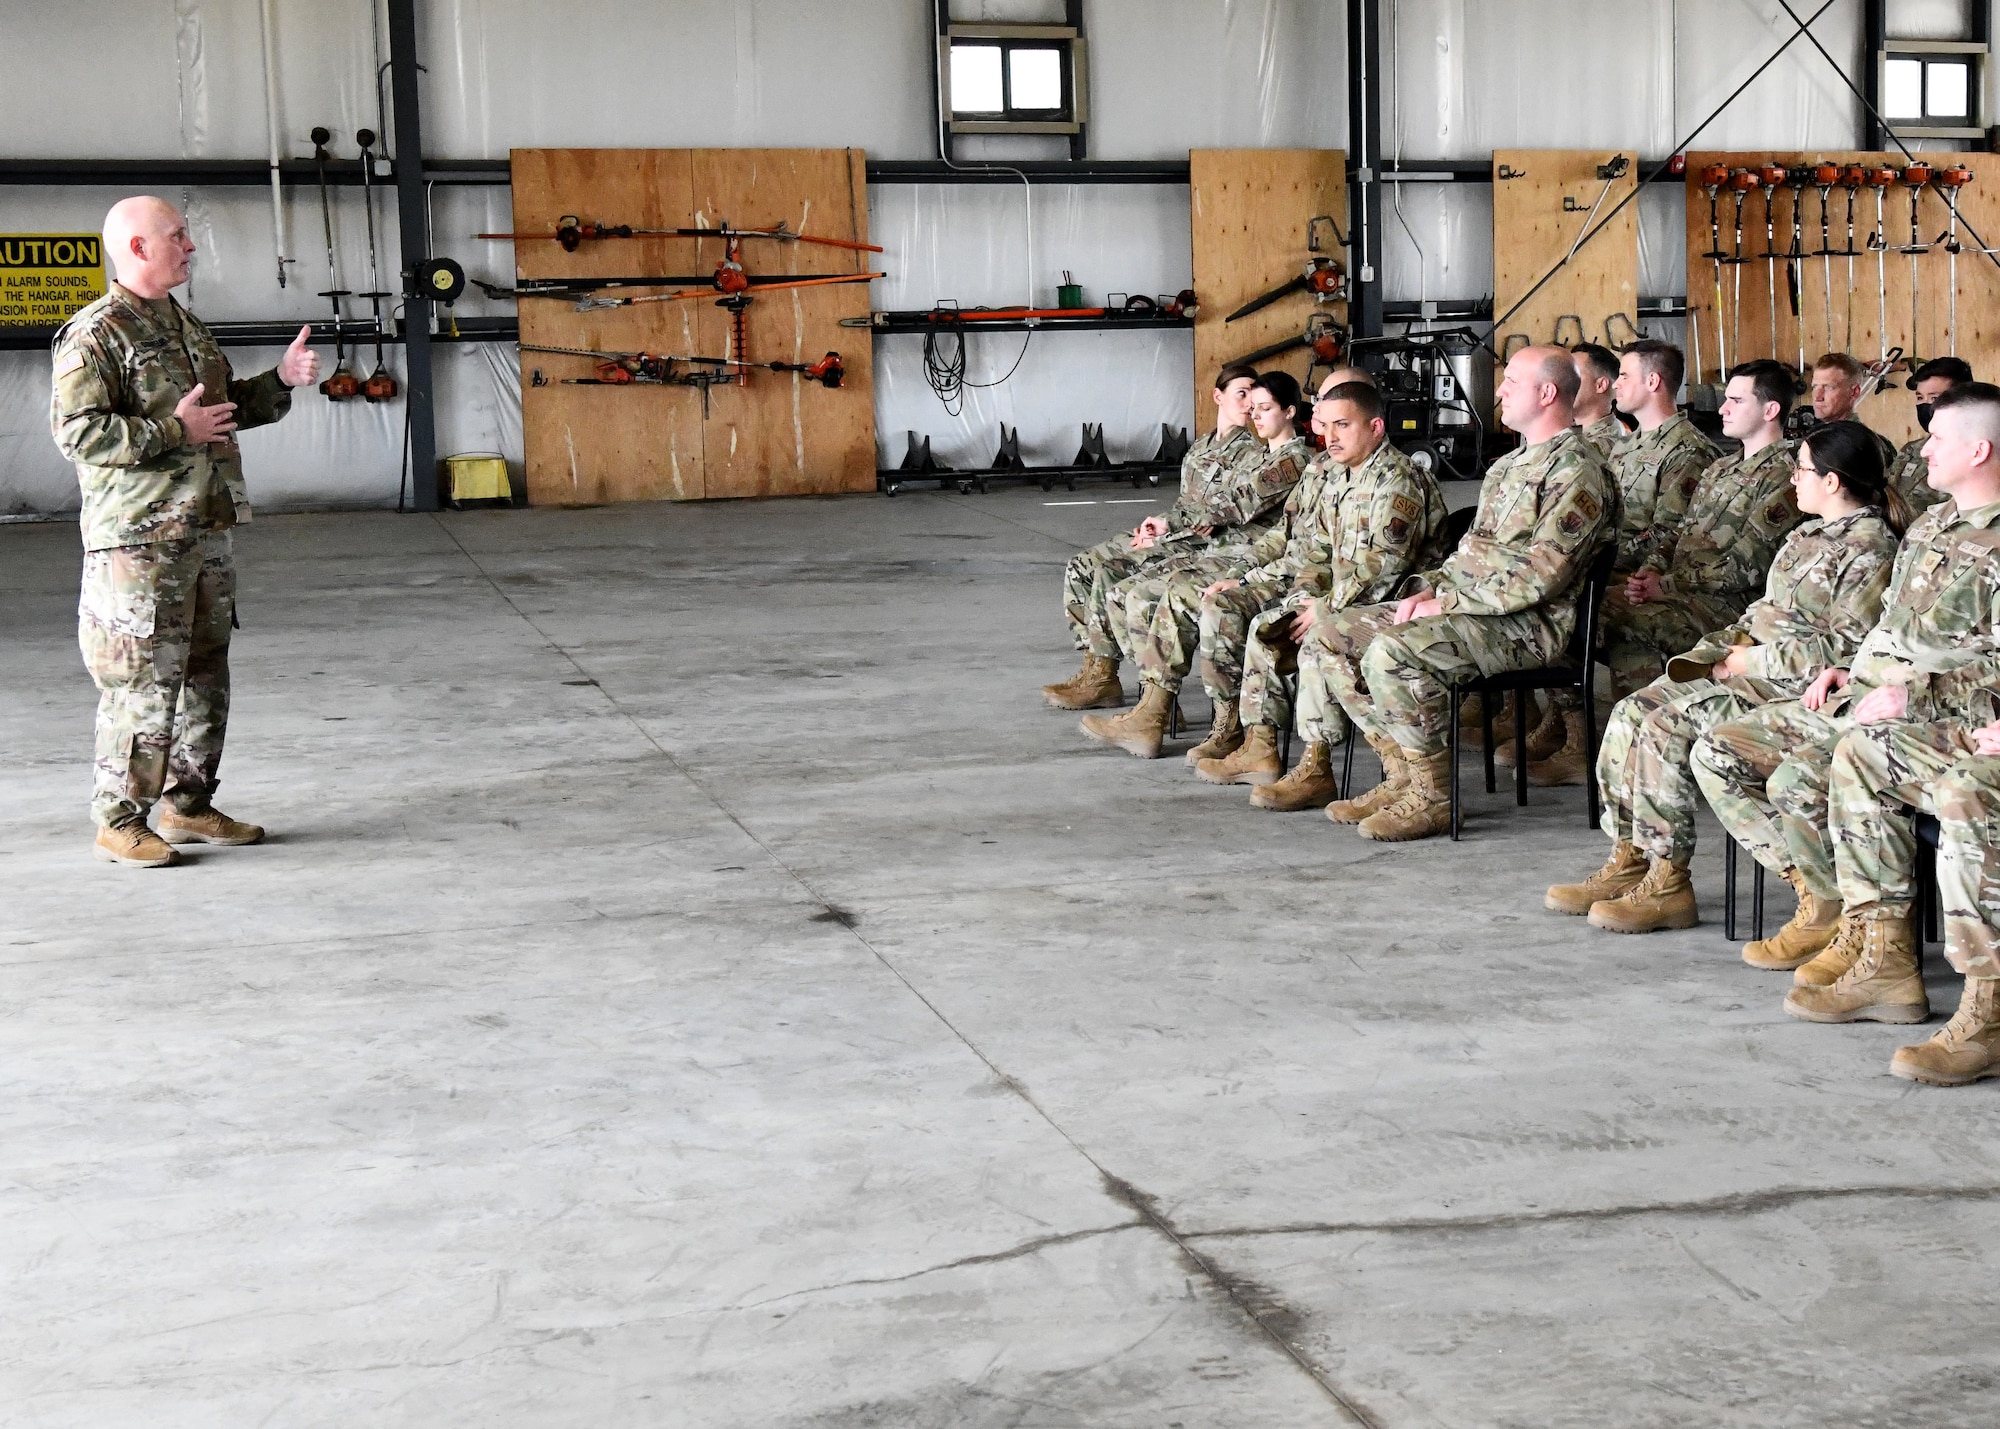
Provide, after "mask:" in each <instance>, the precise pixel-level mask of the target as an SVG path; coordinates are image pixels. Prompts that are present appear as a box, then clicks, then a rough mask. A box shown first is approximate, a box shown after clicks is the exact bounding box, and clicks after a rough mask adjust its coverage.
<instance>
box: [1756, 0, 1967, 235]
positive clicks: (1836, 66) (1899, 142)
mask: <svg viewBox="0 0 2000 1429" xmlns="http://www.w3.org/2000/svg"><path fill="white" fill-rule="evenodd" d="M1778 3H1779V4H1780V5H1782V6H1784V10H1785V13H1786V14H1787V15H1791V16H1792V22H1793V23H1794V24H1797V23H1798V18H1799V17H1798V16H1797V15H1795V14H1793V13H1792V7H1791V5H1790V4H1788V3H1787V0H1778ZM1814 18H1815V19H1817V18H1818V17H1817V16H1815V17H1814ZM1800 33H1801V34H1803V33H1804V28H1803V27H1801V29H1800ZM1806 38H1807V39H1808V40H1811V41H1812V47H1813V48H1814V49H1816V50H1818V51H1819V52H1820V57H1821V58H1823V59H1824V60H1825V61H1826V62H1827V63H1828V64H1830V65H1832V66H1833V72H1834V73H1835V74H1837V75H1839V76H1840V82H1841V83H1842V84H1844V85H1846V86H1847V87H1848V89H1849V90H1851V91H1852V92H1853V94H1854V97H1855V98H1856V99H1858V100H1860V101H1861V107H1862V108H1863V109H1866V110H1867V111H1868V113H1869V114H1870V115H1871V116H1872V117H1873V118H1874V120H1875V122H1876V124H1878V125H1880V126H1881V129H1882V132H1883V133H1884V134H1887V135H1888V136H1889V142H1890V143H1892V144H1894V145H1895V146H1896V147H1897V148H1898V149H1901V150H1902V151H1903V157H1904V158H1906V159H1908V160H1909V161H1910V162H1911V163H1913V164H1914V163H1916V162H1917V156H1916V155H1915V154H1913V153H1911V152H1910V146H1909V145H1908V144H1905V143H1904V142H1903V139H1902V136H1901V135H1899V134H1898V133H1897V132H1896V131H1895V130H1894V129H1891V128H1890V127H1889V121H1888V120H1886V119H1884V118H1883V117H1882V112H1881V111H1880V110H1879V109H1877V108H1876V107H1875V106H1874V105H1872V104H1870V103H1869V102H1868V96H1867V95H1865V94H1863V93H1862V92H1861V91H1860V90H1859V89H1856V88H1855V85H1854V81H1853V80H1851V79H1849V78H1848V76H1847V71H1846V70H1844V69H1842V68H1841V67H1840V61H1839V60H1837V59H1835V58H1834V57H1833V56H1832V55H1830V54H1828V53H1827V52H1826V46H1825V45H1822V44H1821V43H1820V42H1819V36H1817V35H1806ZM1951 207H1952V209H1953V210H1954V211H1956V210H1957V208H1958V203H1957V201H1956V200H1954V201H1953V202H1952V205H1951ZM1958 221H1959V222H1960V223H1962V224H1964V225H1965V231H1966V232H1967V233H1969V234H1971V235H1972V241H1973V242H1974V243H1977V244H1978V245H1979V251H1980V252H1982V253H1984V254H1985V255H1986V256H1987V257H1988V258H1989V259H1991V260H1992V262H1993V266H1994V267H1996V268H2000V253H1995V252H1994V251H1993V250H1992V249H1991V248H1988V247H1987V246H1986V240H1985V239H1984V238H1981V237H1980V236H1979V230H1978V229H1976V228H1974V227H1973V226H1972V222H1971V220H1970V219H1968V218H1966V216H1965V215H1964V214H1963V213H1960V214H1959V215H1958Z"/></svg>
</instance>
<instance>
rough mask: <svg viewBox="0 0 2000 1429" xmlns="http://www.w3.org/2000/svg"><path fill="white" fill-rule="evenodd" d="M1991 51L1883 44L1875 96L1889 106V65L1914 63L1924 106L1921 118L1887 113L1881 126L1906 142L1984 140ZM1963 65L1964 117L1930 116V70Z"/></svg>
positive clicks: (1971, 46)
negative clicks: (1935, 65) (1912, 140)
mask: <svg viewBox="0 0 2000 1429" xmlns="http://www.w3.org/2000/svg"><path fill="white" fill-rule="evenodd" d="M1988 53H1989V51H1988V49H1987V47H1986V46H1985V45H1983V44H1979V43H1976V42H1970V41H1957V40H1884V41H1883V42H1882V48H1881V49H1880V50H1878V51H1876V56H1875V93H1876V94H1877V95H1878V96H1880V97H1881V102H1882V103H1884V104H1886V103H1887V96H1888V90H1889V64H1890V62H1891V61H1892V60H1908V61H1914V62H1915V63H1917V64H1918V65H1920V66H1922V68H1921V69H1920V70H1919V71H1918V82H1917V93H1918V97H1919V100H1920V101H1921V103H1922V104H1923V106H1924V112H1923V114H1922V115H1920V116H1918V117H1914V118H1901V119H1899V118H1896V117H1895V116H1893V115H1891V114H1888V113H1887V112H1884V114H1883V115H1882V123H1883V125H1884V127H1886V128H1887V129H1888V130H1889V132H1890V133H1892V134H1895V135H1897V136H1899V137H1901V138H1904V139H1981V138H1984V137H1985V134H1986V62H1987V55H1988ZM1934 64H1953V65H1963V66H1964V67H1965V70H1966V76H1965V79H1966V93H1965V103H1966V109H1967V111H1968V112H1967V113H1965V114H1943V115H1939V114H1932V113H1931V112H1930V98H1931V95H1930V91H1931V86H1930V66H1932V65H1934Z"/></svg>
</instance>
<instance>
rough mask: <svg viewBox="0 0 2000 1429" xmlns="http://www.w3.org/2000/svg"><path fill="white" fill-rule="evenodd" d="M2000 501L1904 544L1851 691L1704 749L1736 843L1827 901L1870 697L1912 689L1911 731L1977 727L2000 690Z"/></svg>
mask: <svg viewBox="0 0 2000 1429" xmlns="http://www.w3.org/2000/svg"><path fill="white" fill-rule="evenodd" d="M1996 528H2000V502H1996V503H1994V504H1993V505H1990V506H1985V507H1981V508H1979V509H1978V510H1975V511H1970V512H1967V513H1965V514H1963V515H1961V514H1960V512H1959V510H1958V504H1957V503H1956V502H1953V501H1945V502H1941V503H1940V504H1938V505H1936V506H1933V507H1932V508H1931V509H1930V510H1929V511H1927V512H1925V513H1924V514H1923V515H1922V516H1921V517H1920V518H1918V520H1917V523H1916V524H1915V525H1914V526H1912V527H1911V528H1910V530H1909V532H1908V534H1907V535H1906V536H1904V538H1903V546H1902V550H1901V551H1899V552H1898V553H1897V556H1896V567H1895V572H1894V574H1893V575H1892V576H1891V577H1890V582H1889V593H1888V595H1887V597H1886V598H1885V600H1884V602H1883V608H1882V618H1881V620H1880V621H1879V622H1878V623H1877V624H1876V626H1875V628H1874V629H1873V630H1871V631H1869V632H1868V638H1867V639H1865V640H1863V641H1862V642H1861V648H1860V650H1859V651H1858V652H1856V654H1855V657H1854V662H1853V665H1852V666H1851V675H1852V678H1851V680H1850V683H1849V684H1848V686H1847V687H1846V688H1845V689H1843V690H1841V691H1839V692H1837V693H1835V694H1833V695H1830V696H1829V697H1828V698H1827V701H1826V703H1825V704H1824V705H1822V706H1821V707H1820V708H1819V709H1818V710H1816V711H1815V710H1808V709H1807V708H1806V707H1805V706H1804V705H1803V704H1801V703H1799V702H1798V701H1796V700H1788V701H1784V702H1782V703H1778V704H1771V705H1766V706H1765V707H1764V708H1762V709H1760V710H1758V711H1756V712H1755V713H1753V714H1751V715H1749V716H1747V717H1745V718H1743V719H1740V720H1732V721H1730V722H1729V723H1727V724H1722V725H1718V726H1717V727H1716V728H1714V729H1712V730H1710V731H1709V732H1708V733H1707V734H1706V735H1704V736H1703V737H1702V738H1701V739H1700V740H1698V741H1697V742H1696V744H1695V748H1694V754H1693V760H1694V769H1695V780H1696V782H1697V783H1699V784H1700V785H1701V789H1702V792H1703V793H1704V794H1706V795H1707V796H1708V802H1709V807H1711V808H1712V809H1714V810H1715V815H1716V817H1717V818H1718V819H1720V820H1721V821H1722V825H1723V827H1724V828H1726V829H1728V830H1729V832H1730V833H1731V834H1732V835H1734V836H1735V838H1736V840H1737V842H1739V843H1741V844H1742V845H1743V846H1744V847H1745V848H1747V849H1749V850H1750V852H1751V853H1752V854H1754V855H1755V856H1756V857H1757V859H1758V861H1759V862H1761V863H1762V864H1764V865H1765V867H1767V868H1771V869H1775V870H1778V871H1781V872H1782V871H1783V870H1784V869H1787V868H1797V869H1798V871H1799V873H1800V874H1801V876H1802V877H1803V878H1804V879H1805V881H1806V885H1807V887H1809V888H1810V889H1811V890H1812V891H1813V893H1814V894H1816V895H1817V896H1819V897H1821V898H1825V899H1828V900H1832V899H1836V898H1838V897H1839V896H1840V895H1839V893H1838V891H1837V883H1836V879H1835V872H1834V863H1833V847H1832V843H1831V840H1830V837H1829V833H1828V812H1827V798H1828V777H1829V774H1828V770H1829V766H1830V765H1831V763H1832V759H1833V751H1834V748H1835V746H1836V745H1838V744H1839V743H1840V740H1841V737H1842V736H1843V735H1845V734H1846V733H1847V732H1848V730H1850V729H1852V728H1854V727H1855V726H1854V717H1853V710H1854V707H1855V706H1856V705H1858V704H1859V703H1860V702H1861V700H1862V698H1863V697H1864V696H1866V695H1867V693H1868V692H1869V691H1870V690H1873V689H1877V688H1879V687H1881V686H1883V685H1889V684H1900V685H1903V686H1904V687H1905V688H1906V689H1907V690H1908V691H1909V706H1908V709H1907V710H1906V711H1905V714H1904V716H1903V720H1902V721H1900V722H1901V723H1910V724H1929V723H1934V722H1937V721H1941V720H1967V719H1970V718H1971V717H1972V715H1973V712H1974V698H1975V696H1976V695H1977V694H1978V693H1979V692H1980V691H1983V690H1985V689H1986V688H1988V687H1989V686H1992V685H1994V684H1996V683H2000V529H1996Z"/></svg>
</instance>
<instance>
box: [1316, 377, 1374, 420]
mask: <svg viewBox="0 0 2000 1429" xmlns="http://www.w3.org/2000/svg"><path fill="white" fill-rule="evenodd" d="M1320 400H1321V401H1322V402H1346V403H1349V404H1351V405H1352V406H1353V408H1354V410H1355V411H1357V412H1359V413H1360V414H1361V420H1362V421H1364V422H1375V421H1380V420H1381V418H1382V414H1383V412H1384V410H1385V409H1384V407H1383V406H1382V389H1381V388H1379V387H1377V386H1376V385H1375V384H1374V383H1373V382H1343V383H1341V384H1340V385H1339V386H1338V387H1335V388H1334V389H1333V390H1332V391H1330V392H1328V393H1327V394H1326V396H1324V397H1322V398H1320Z"/></svg>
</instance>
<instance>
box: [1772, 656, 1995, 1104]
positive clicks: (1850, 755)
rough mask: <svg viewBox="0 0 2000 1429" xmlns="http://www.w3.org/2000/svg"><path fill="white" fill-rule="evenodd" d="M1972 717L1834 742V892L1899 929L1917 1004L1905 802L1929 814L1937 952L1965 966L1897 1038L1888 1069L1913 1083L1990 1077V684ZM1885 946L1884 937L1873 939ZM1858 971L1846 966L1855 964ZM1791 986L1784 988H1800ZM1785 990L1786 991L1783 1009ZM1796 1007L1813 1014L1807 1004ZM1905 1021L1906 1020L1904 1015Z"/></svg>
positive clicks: (1910, 823)
mask: <svg viewBox="0 0 2000 1429" xmlns="http://www.w3.org/2000/svg"><path fill="white" fill-rule="evenodd" d="M1974 703H1975V705H1978V706H1980V708H1979V712H1978V715H1976V716H1975V718H1984V720H1985V723H1983V724H1980V725H1977V726H1974V725H1972V724H1970V723H1968V722H1967V721H1965V720H1944V721H1936V722H1930V723H1912V722H1910V721H1908V720H1883V721H1879V722H1877V723H1875V724H1867V725H1860V726H1857V727H1856V728H1855V729H1853V730H1851V731H1849V732H1848V734H1847V735H1846V737H1844V738H1843V739H1842V740H1841V741H1840V743H1839V745H1838V746H1837V747H1836V748H1835V749H1834V754H1833V766H1832V769H1831V774H1830V794H1829V799H1830V801H1831V806H1830V814H1831V817H1832V821H1833V852H1834V868H1835V871H1836V874H1837V876H1838V878H1839V880H1840V897H1841V901H1842V903H1843V904H1844V905H1845V906H1846V907H1848V908H1852V909H1854V910H1855V911H1856V912H1857V914H1860V915H1861V916H1864V917H1866V916H1868V914H1869V913H1870V912H1871V911H1872V912H1876V913H1879V921H1881V922H1883V923H1884V924H1885V925H1887V926H1889V927H1891V928H1893V929H1895V930H1896V932H1895V933H1894V934H1892V937H1907V938H1909V939H1910V940H1911V950H1910V956H1909V958H1908V967H1909V972H1908V974H1907V977H1908V980H1910V981H1913V982H1914V983H1915V984H1916V985H1915V987H1914V988H1912V989H1911V993H1912V997H1911V999H1910V1001H1909V1002H1908V1003H1907V1004H1900V1005H1906V1006H1908V1007H1909V1008H1911V1009H1912V1011H1915V1010H1917V1009H1923V1010H1928V1007H1929V1003H1928V1001H1927V1000H1926V999H1924V998H1923V997H1922V991H1923V978H1922V976H1921V974H1920V973H1919V970H1918V967H1917V958H1916V954H1915V946H1914V938H1915V934H1914V929H1913V926H1912V921H1911V907H1912V904H1913V903H1914V902H1915V899H1916V872H1917V832H1916V826H1915V824H1916V821H1915V818H1914V810H1922V811H1923V812H1925V813H1928V814H1932V815H1934V816H1935V817H1936V818H1937V821H1938V856H1937V882H1938V900H1939V902H1940V903H1942V904H1943V905H1944V955H1945V957H1946V958H1948V959H1949V960H1950V962H1951V965H1952V966H1953V967H1954V968H1956V969H1957V970H1958V971H1959V972H1961V973H1963V974H1964V975H1965V987H1964V989H1963V990H1962V991H1961V992H1960V993H1959V999H1958V1011H1957V1012H1956V1013H1954V1014H1953V1015H1952V1019H1951V1021H1950V1022H1947V1023H1946V1024H1945V1025H1944V1028H1943V1030H1942V1031H1940V1032H1939V1033H1938V1034H1937V1035H1936V1036H1935V1037H1933V1038H1931V1039H1930V1041H1928V1042H1922V1043H1918V1044H1917V1045H1916V1046H1912V1047H1901V1048H1898V1049H1897V1051H1896V1055H1895V1056H1894V1057H1893V1058H1892V1059H1891V1060H1890V1063H1889V1070H1890V1071H1891V1072H1892V1073H1894V1074H1895V1075H1896V1076H1899V1077H1907V1078H1909V1079H1910V1080H1911V1081H1914V1082H1929V1083H1931V1084H1932V1085H1933V1086H1940V1087H1961V1086H1964V1085H1966V1084H1967V1083H1969V1082H1976V1081H1978V1080H1979V1079H1980V1078H1981V1077H1994V1076H2000V840H1996V839H1995V838H1994V837H1993V830H1994V828H1995V827H1996V826H2000V719H1995V718H1993V717H1992V716H1993V715H1994V714H1995V712H1996V710H2000V695H1996V693H1995V692H1994V691H1992V690H1988V691H1986V692H1985V697H1984V698H1983V699H1977V700H1975V701H1974ZM1883 941H1884V944H1885V946H1886V945H1887V943H1888V942H1889V940H1888V939H1885V940H1883ZM1859 971H1860V969H1859V967H1858V966H1857V968H1856V972H1857V973H1858V972H1859ZM1811 991H1812V990H1811V989H1806V988H1794V989H1793V991H1792V998H1797V997H1802V996H1807V995H1810V993H1811ZM1792 998H1787V999H1786V1002H1787V1010H1788V1011H1790V1010H1793V1009H1792V1008H1791V1006H1790V1003H1791V1000H1792ZM1799 1015H1800V1016H1803V1017H1806V1018H1808V1019H1810V1020H1814V1021H1817V1020H1819V1018H1820V1016H1821V1015H1822V1014H1821V1013H1820V1012H1819V1010H1818V1009H1817V1008H1816V1007H1810V1006H1808V1007H1803V1008H1801V1009H1799ZM1912 1020H1915V1019H1914V1018H1912Z"/></svg>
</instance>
